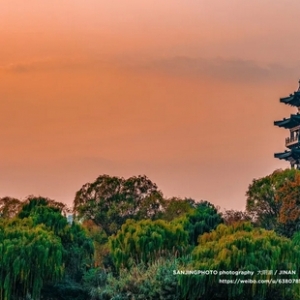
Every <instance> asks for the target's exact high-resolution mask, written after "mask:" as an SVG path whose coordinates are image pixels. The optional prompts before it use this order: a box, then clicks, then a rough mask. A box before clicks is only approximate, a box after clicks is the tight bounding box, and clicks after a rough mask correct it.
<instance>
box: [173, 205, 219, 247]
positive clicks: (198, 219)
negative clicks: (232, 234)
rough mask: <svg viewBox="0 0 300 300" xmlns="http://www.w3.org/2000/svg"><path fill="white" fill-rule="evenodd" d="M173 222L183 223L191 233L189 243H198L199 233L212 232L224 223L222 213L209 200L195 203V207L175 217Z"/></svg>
mask: <svg viewBox="0 0 300 300" xmlns="http://www.w3.org/2000/svg"><path fill="white" fill-rule="evenodd" d="M172 223H173V224H178V223H181V224H182V226H183V228H184V230H185V231H186V232H187V233H188V235H189V244H190V245H196V244H197V240H198V237H199V235H201V234H203V233H205V232H210V231H211V230H213V229H215V228H216V227H217V226H218V225H219V224H220V223H222V217H221V214H220V213H218V210H217V209H216V208H215V206H214V205H213V204H211V203H210V202H208V201H200V202H198V203H194V208H193V209H192V210H190V211H189V212H188V213H186V214H185V215H184V216H183V217H181V218H177V219H174V220H173V221H172Z"/></svg>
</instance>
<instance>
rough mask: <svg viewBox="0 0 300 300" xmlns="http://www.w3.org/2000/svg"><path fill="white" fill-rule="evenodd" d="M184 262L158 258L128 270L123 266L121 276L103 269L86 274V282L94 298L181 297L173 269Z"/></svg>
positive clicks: (171, 299)
mask: <svg viewBox="0 0 300 300" xmlns="http://www.w3.org/2000/svg"><path fill="white" fill-rule="evenodd" d="M181 264H182V261H181V260H180V259H175V258H174V257H171V258H168V259H165V258H162V257H161V258H159V259H158V260H157V261H155V262H153V263H151V264H148V265H146V264H144V263H139V264H138V265H133V266H132V267H131V268H130V269H129V270H127V269H121V270H120V274H119V276H118V277H114V276H112V274H111V273H109V274H106V273H105V271H103V270H101V269H96V270H91V271H92V272H89V273H87V274H86V277H85V285H86V287H87V288H88V289H89V294H90V296H91V298H92V299H95V300H98V299H99V300H100V299H124V300H131V299H136V300H138V299H141V300H144V299H148V300H159V299H163V300H177V299H178V300H179V299H183V298H182V297H181V295H180V290H179V288H178V287H179V286H178V277H177V276H174V274H173V270H177V269H179V268H180V265H181Z"/></svg>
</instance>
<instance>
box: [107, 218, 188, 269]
mask: <svg viewBox="0 0 300 300" xmlns="http://www.w3.org/2000/svg"><path fill="white" fill-rule="evenodd" d="M109 241H110V247H111V255H112V257H113V261H114V263H115V265H116V267H117V268H118V269H119V268H122V267H130V266H131V265H132V264H134V263H135V264H138V263H140V262H144V263H148V262H152V261H154V260H156V259H158V258H159V257H161V256H165V255H170V253H173V254H176V255H180V254H182V253H183V252H184V250H185V249H186V247H187V241H188V236H187V233H186V232H185V231H184V230H183V228H182V226H181V225H180V224H171V223H167V222H166V221H163V220H156V221H151V220H143V221H138V222H137V221H134V220H127V221H126V223H125V224H124V225H123V226H122V229H121V230H120V231H119V232H118V233H117V235H116V236H112V237H110V239H109Z"/></svg>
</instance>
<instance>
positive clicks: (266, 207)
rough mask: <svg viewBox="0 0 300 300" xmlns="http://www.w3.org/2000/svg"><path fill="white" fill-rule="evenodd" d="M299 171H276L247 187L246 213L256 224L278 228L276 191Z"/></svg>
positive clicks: (279, 204) (279, 203)
mask: <svg viewBox="0 0 300 300" xmlns="http://www.w3.org/2000/svg"><path fill="white" fill-rule="evenodd" d="M299 172H300V171H299V170H296V169H286V170H284V171H282V170H276V171H274V172H273V173H272V174H271V175H268V176H265V177H263V178H260V179H254V180H253V181H252V184H250V185H249V188H248V191H247V193H246V195H247V206H246V211H247V212H248V213H249V214H250V215H252V216H253V217H254V219H255V220H256V222H257V224H258V225H259V226H261V227H263V228H265V229H268V230H272V229H276V228H277V227H278V217H279V211H280V208H281V205H282V202H281V199H279V198H277V193H278V190H279V189H280V188H281V187H282V186H283V185H284V184H285V182H286V181H289V180H293V179H294V178H295V175H296V174H298V173H299Z"/></svg>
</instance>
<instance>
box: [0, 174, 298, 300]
mask: <svg viewBox="0 0 300 300" xmlns="http://www.w3.org/2000/svg"><path fill="white" fill-rule="evenodd" d="M246 196H247V200H246V201H247V203H246V210H245V211H235V210H228V211H221V210H220V208H217V207H215V206H214V205H213V204H212V203H210V202H208V201H203V200H201V201H196V200H194V199H189V198H184V199H180V198H176V197H174V198H165V197H164V196H163V193H162V192H161V191H160V190H159V189H158V187H157V185H156V184H154V183H153V182H152V181H151V180H150V179H148V178H147V177H146V176H137V177H131V178H128V179H124V178H120V177H111V176H108V175H102V176H99V177H98V178H97V179H96V180H95V181H94V182H92V183H87V184H85V185H83V186H82V188H81V189H80V190H78V191H77V192H76V195H75V198H74V203H73V207H72V208H68V207H67V206H66V205H65V204H63V203H60V202H57V201H55V200H52V199H49V198H47V197H42V196H28V197H27V198H26V199H25V200H23V201H20V200H19V199H15V198H12V197H8V196H6V197H3V198H0V300H17V299H28V300H30V299H34V300H38V299H48V300H50V299H53V300H54V299H66V300H67V299H68V300H71V299H72V300H76V299H77V300H87V299H92V300H101V299H103V300H106V299H107V300H108V299H113V300H133V299H136V300H137V299H143V300H144V299H149V300H150V299H153V300H154V299H155V300H158V299H170V300H171V299H172V300H173V299H174V300H176V299H187V300H200V299H201V300H202V299H210V300H217V299H220V300H226V299H228V300H236V299H255V300H264V299H272V300H276V299H278V300H282V299H286V300H289V299H291V300H295V299H300V279H299V271H300V270H299V268H300V260H299V259H300V231H299V227H300V171H299V170H295V169H287V170H276V171H274V172H273V173H272V174H270V175H268V176H265V177H263V178H260V179H254V180H253V181H252V182H251V183H250V184H249V187H248V190H247V191H246Z"/></svg>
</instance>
